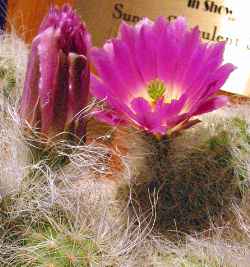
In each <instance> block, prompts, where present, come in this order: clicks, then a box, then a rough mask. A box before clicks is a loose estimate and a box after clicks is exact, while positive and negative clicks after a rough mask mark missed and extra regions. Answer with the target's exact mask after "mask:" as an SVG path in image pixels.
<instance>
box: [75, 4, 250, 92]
mask: <svg viewBox="0 0 250 267" xmlns="http://www.w3.org/2000/svg"><path fill="white" fill-rule="evenodd" d="M75 8H76V9H77V10H78V11H79V14H80V15H81V16H82V18H83V20H85V22H86V24H87V26H88V29H89V31H90V32H91V33H92V39H93V43H94V45H96V46H101V45H102V44H103V43H104V42H105V40H107V39H109V38H111V37H113V36H116V34H117V31H118V28H119V24H120V22H121V20H124V21H127V22H128V23H136V22H138V21H139V20H140V19H142V18H143V17H148V18H150V19H152V20H154V19H155V18H156V17H158V16H165V17H166V18H167V19H168V20H169V21H171V20H173V19H175V18H176V17H177V16H185V17H186V18H187V20H188V23H189V25H190V27H193V26H196V25H198V26H199V28H200V31H201V37H202V39H203V40H204V41H209V42H218V41H227V47H226V52H225V57H224V59H225V62H230V63H233V64H234V65H236V66H237V70H236V71H235V72H234V73H233V74H232V75H231V77H230V78H229V80H228V81H227V83H226V84H225V85H224V87H223V89H224V90H226V91H228V92H231V93H237V94H242V95H246V96H250V30H249V27H248V26H249V25H250V1H246V0H237V1H236V0H224V1H223V0H214V1H210V0H91V1H87V0H75Z"/></svg>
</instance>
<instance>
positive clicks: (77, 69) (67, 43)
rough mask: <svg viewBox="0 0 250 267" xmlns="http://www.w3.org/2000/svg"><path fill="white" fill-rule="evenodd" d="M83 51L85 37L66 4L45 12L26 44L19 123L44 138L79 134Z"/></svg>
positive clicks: (84, 94) (84, 92)
mask: <svg viewBox="0 0 250 267" xmlns="http://www.w3.org/2000/svg"><path fill="white" fill-rule="evenodd" d="M89 47H90V38H89V34H88V32H87V31H86V28H85V26H84V25H83V24H82V23H81V21H80V18H79V17H78V16H77V15H76V14H75V13H74V11H73V10H72V9H71V8H70V7H69V6H68V5H65V6H63V7H62V9H58V8H52V9H51V10H50V11H49V14H48V16H47V17H45V19H44V20H43V22H42V24H41V26H40V30H39V33H38V35H37V36H36V37H35V38H34V40H33V42H32V47H31V53H30V56H29V62H28V67H27V72H26V79H25V84H24V90H23V95H22V98H21V104H20V110H19V113H20V117H21V119H22V121H24V122H26V123H27V124H28V125H29V126H30V127H32V128H36V129H37V130H38V131H39V132H40V133H41V134H42V135H43V136H44V137H46V138H52V137H54V136H56V135H58V134H60V133H62V132H65V131H66V132H69V133H71V134H73V135H75V136H77V137H78V138H80V139H81V138H82V137H83V136H84V134H85V120H84V119H83V118H82V116H81V115H82V114H81V112H82V110H83V109H84V108H85V107H86V105H87V102H88V96H89V76H90V71H89V60H88V51H89Z"/></svg>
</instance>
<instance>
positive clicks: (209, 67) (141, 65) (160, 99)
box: [91, 17, 235, 135]
mask: <svg viewBox="0 0 250 267" xmlns="http://www.w3.org/2000/svg"><path fill="white" fill-rule="evenodd" d="M224 48H225V43H224V42H220V43H216V44H207V43H202V42H201V39H200V32H199V30H198V28H197V27H196V28H193V29H191V30H189V29H188V27H187V23H186V21H185V19H184V18H182V17H180V18H178V19H176V20H175V21H174V22H171V23H168V22H167V21H166V20H165V19H164V18H163V17H159V18H158V19H157V20H156V22H154V23H153V22H151V21H149V20H148V19H143V20H142V21H141V22H139V23H138V24H136V25H135V26H129V25H127V24H126V23H122V24H121V27H120V30H119V36H118V37H117V38H115V39H112V40H110V41H108V42H106V43H105V45H104V46H103V48H100V49H98V48H93V50H92V54H91V55H92V60H93V63H94V66H95V67H96V70H97V73H98V76H95V75H92V77H91V92H92V94H93V95H94V96H95V97H96V98H97V99H100V100H103V101H104V103H105V105H104V108H103V109H99V110H98V111H97V112H96V116H97V118H99V119H100V120H102V121H104V122H106V123H109V124H111V125H116V124H128V123H132V124H134V125H136V126H138V127H140V128H142V129H144V130H145V131H147V132H150V133H152V134H155V135H166V134H172V133H174V132H176V131H179V130H180V129H183V128H188V127H190V126H192V125H193V124H194V123H196V122H197V119H196V118H195V116H197V115H200V114H202V113H206V112H210V111H213V110H215V109H218V108H220V107H222V106H224V105H225V104H226V102H227V98H226V97H225V96H218V95H216V93H217V92H218V90H219V89H220V88H221V87H222V85H223V84H224V83H225V81H226V80H227V78H228V77H229V75H230V73H231V72H232V71H233V70H234V69H235V67H234V66H233V65H232V64H224V65H222V61H223V52H224Z"/></svg>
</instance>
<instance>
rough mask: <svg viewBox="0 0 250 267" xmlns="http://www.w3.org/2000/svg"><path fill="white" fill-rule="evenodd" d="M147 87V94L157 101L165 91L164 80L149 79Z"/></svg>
mask: <svg viewBox="0 0 250 267" xmlns="http://www.w3.org/2000/svg"><path fill="white" fill-rule="evenodd" d="M147 88H148V95H149V96H150V98H151V99H152V100H153V101H157V100H158V99H159V98H160V97H161V96H163V95H164V93H165V91H166V87H165V84H164V82H162V81H161V80H159V79H156V80H153V81H151V82H150V83H149V85H148V87H147Z"/></svg>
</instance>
